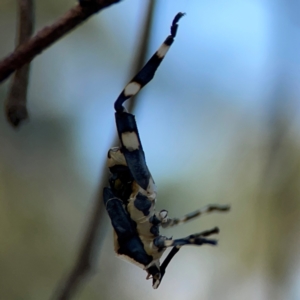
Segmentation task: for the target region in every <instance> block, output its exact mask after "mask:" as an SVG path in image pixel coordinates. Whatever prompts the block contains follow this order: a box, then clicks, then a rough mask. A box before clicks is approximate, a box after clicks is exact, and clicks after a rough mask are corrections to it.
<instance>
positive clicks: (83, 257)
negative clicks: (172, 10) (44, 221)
mask: <svg viewBox="0 0 300 300" xmlns="http://www.w3.org/2000/svg"><path fill="white" fill-rule="evenodd" d="M148 3H149V6H148V9H147V17H146V20H145V25H144V26H143V28H144V29H143V32H142V39H141V44H140V48H139V54H138V55H137V56H138V59H137V61H138V63H137V65H136V66H135V67H134V71H133V73H134V74H136V73H137V72H138V71H139V70H140V69H141V68H142V67H143V65H144V62H145V60H146V54H147V53H146V52H147V49H148V46H149V36H150V30H151V27H152V26H151V25H152V20H153V15H154V10H155V4H156V0H149V2H148ZM136 99H137V98H136V97H135V98H134V99H132V101H131V103H130V109H131V110H132V109H133V108H134V107H135V103H136ZM112 105H113V103H112ZM112 144H113V145H116V144H118V139H117V136H115V138H114V139H113V143H112ZM101 174H103V176H102V180H101V182H100V184H99V187H98V192H97V197H96V201H95V204H94V209H93V212H92V214H91V216H90V219H89V223H88V226H87V231H86V233H85V235H84V236H83V239H82V242H81V247H80V251H79V254H78V258H77V260H76V262H75V264H74V266H73V268H72V270H71V271H70V273H69V275H68V276H67V277H66V279H65V280H64V282H63V284H62V285H61V286H60V287H59V290H58V291H57V292H56V293H55V294H54V297H53V298H52V299H57V300H67V299H71V297H72V295H74V294H75V292H76V290H77V289H78V288H79V286H80V285H81V284H82V283H83V281H84V279H86V277H87V275H88V273H89V272H91V270H92V268H93V267H95V265H96V259H95V258H96V257H97V256H98V255H99V252H100V251H99V248H100V242H101V237H103V236H104V233H105V231H106V224H104V222H103V216H104V212H105V208H104V205H103V199H102V194H103V189H104V187H105V186H107V183H108V179H109V174H108V171H107V167H106V164H105V167H104V168H103V170H102V172H101Z"/></svg>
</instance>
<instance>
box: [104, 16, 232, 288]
mask: <svg viewBox="0 0 300 300" xmlns="http://www.w3.org/2000/svg"><path fill="white" fill-rule="evenodd" d="M183 15H184V14H183V13H178V14H177V15H176V16H175V18H174V20H173V22H172V25H171V34H170V35H169V36H168V37H167V38H166V40H165V41H164V42H163V44H162V45H161V46H160V48H159V49H158V50H157V51H156V53H155V54H154V55H153V56H152V57H151V58H150V60H149V61H148V62H147V63H146V64H145V66H144V67H143V68H142V69H141V71H140V72H139V73H138V74H137V75H136V76H135V77H134V78H133V79H132V80H131V81H130V82H129V83H128V84H127V85H126V87H125V88H124V90H123V91H122V93H121V94H120V95H119V97H118V99H117V100H116V102H115V104H114V107H115V111H116V112H115V120H116V125H117V131H118V135H119V139H120V144H121V146H120V147H114V148H111V149H110V150H109V151H108V159H107V163H108V167H109V170H110V173H111V177H110V179H109V185H110V187H106V188H104V191H103V199H104V203H105V207H106V210H107V212H108V215H109V217H110V219H111V223H112V226H113V228H114V247H115V251H116V253H117V254H118V255H120V256H123V257H124V258H126V259H127V260H129V261H130V262H132V263H134V264H136V265H138V266H139V267H141V268H143V269H144V270H145V271H146V272H147V277H146V278H147V279H150V278H152V286H153V288H154V289H156V288H157V287H158V286H159V285H160V283H161V280H162V278H163V276H164V274H165V272H166V268H167V266H168V264H169V263H170V261H171V259H172V258H173V257H174V255H175V254H176V253H177V252H178V251H179V249H180V248H181V247H182V246H185V245H197V246H201V245H203V244H209V245H216V244H217V241H216V240H214V239H207V237H208V236H210V235H212V234H216V233H218V232H219V229H218V228H217V227H216V228H213V229H210V230H207V231H203V232H200V233H196V234H192V235H189V236H187V237H185V238H180V239H172V238H167V237H165V236H163V235H160V234H159V228H160V227H163V228H168V227H172V226H175V225H178V224H182V223H184V222H187V221H189V220H192V219H195V218H196V217H199V216H201V215H203V214H206V213H210V212H213V211H219V212H224V211H228V210H229V206H227V205H208V206H206V207H204V208H202V209H199V210H197V211H194V212H192V213H189V214H187V215H185V216H184V217H182V218H169V216H168V211H167V210H160V211H155V202H156V188H155V183H154V180H153V178H152V176H151V173H150V171H149V169H148V167H147V164H146V160H145V153H144V150H143V147H142V143H141V140H140V136H139V133H138V128H137V124H136V121H135V117H134V115H132V114H130V113H128V112H126V110H125V108H124V107H123V103H124V102H125V101H126V100H127V99H129V98H130V97H132V96H134V95H136V94H137V93H138V92H139V91H140V90H141V88H142V87H143V86H145V85H146V84H147V83H148V82H149V81H151V79H152V78H153V77H154V74H155V72H156V70H157V68H158V66H159V65H160V63H161V61H162V60H163V58H164V57H165V55H166V53H167V51H168V50H169V48H170V46H171V45H172V43H173V42H174V38H175V36H176V33H177V29H178V21H179V20H180V19H181V17H182V16H183ZM168 247H173V248H172V250H171V251H170V253H169V254H168V255H167V257H166V258H165V260H164V261H163V263H162V264H160V259H161V257H162V255H163V253H164V251H165V250H166V248H168Z"/></svg>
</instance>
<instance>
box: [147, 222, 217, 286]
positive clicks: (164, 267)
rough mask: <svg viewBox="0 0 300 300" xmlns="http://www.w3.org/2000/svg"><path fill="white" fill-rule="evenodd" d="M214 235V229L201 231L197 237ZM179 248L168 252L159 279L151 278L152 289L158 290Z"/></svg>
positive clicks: (176, 247) (215, 229) (215, 231)
mask: <svg viewBox="0 0 300 300" xmlns="http://www.w3.org/2000/svg"><path fill="white" fill-rule="evenodd" d="M216 233H219V228H217V227H215V228H213V229H211V230H206V231H203V232H201V233H199V234H198V236H203V237H206V236H209V235H212V234H216ZM180 248H181V246H179V245H177V246H175V247H173V248H172V250H171V251H170V252H169V254H168V255H167V257H166V258H165V260H164V261H163V263H162V264H161V266H160V274H161V277H160V279H159V280H157V279H154V278H153V284H152V285H153V288H158V287H159V285H160V283H161V281H162V279H163V277H164V275H165V273H166V269H167V266H168V265H169V263H170V262H171V260H172V259H173V257H174V256H175V255H176V254H177V253H178V251H179V250H180Z"/></svg>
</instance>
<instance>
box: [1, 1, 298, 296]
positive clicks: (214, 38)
mask: <svg viewBox="0 0 300 300" xmlns="http://www.w3.org/2000/svg"><path fill="white" fill-rule="evenodd" d="M147 2H148V1H141V0H127V1H122V2H120V3H119V4H117V5H114V6H112V7H110V8H108V9H106V10H104V11H102V12H101V13H100V14H98V15H96V16H94V17H93V18H91V19H90V20H89V21H88V22H86V23H85V24H84V25H83V26H80V27H79V28H78V29H76V30H75V31H73V32H72V33H70V34H69V35H68V36H66V37H65V38H63V39H62V40H60V41H59V42H57V43H56V44H55V45H54V46H52V47H51V48H49V49H48V50H46V51H45V52H44V53H42V55H40V56H38V57H37V58H36V59H35V60H34V61H33V63H32V70H31V71H32V72H31V77H30V87H29V94H28V102H29V103H28V109H29V113H30V121H29V122H27V123H26V124H25V125H24V126H22V127H21V128H20V129H19V130H17V131H15V130H13V129H12V128H11V127H10V126H9V125H8V123H7V122H6V120H5V117H4V113H3V108H2V106H1V108H0V299H1V300H2V299H3V300H19V299H20V300H23V299H30V300H31V299H32V300H35V299H36V300H37V299H39V300H40V299H49V298H50V296H51V295H52V294H53V292H54V290H55V289H56V287H57V284H58V282H60V280H61V279H62V278H63V276H65V275H66V274H67V273H68V271H69V270H70V268H71V266H72V265H73V264H74V261H75V258H76V256H77V253H78V249H79V245H80V242H81V239H82V236H83V234H84V232H85V229H86V225H87V223H88V219H89V217H90V215H91V213H92V209H93V204H94V202H95V197H96V194H97V187H98V185H99V182H100V181H101V177H102V175H103V174H101V172H102V171H101V170H102V168H103V166H104V164H105V157H106V153H107V150H108V148H109V147H110V144H111V141H112V137H113V136H114V134H115V125H114V116H113V102H114V100H115V99H116V97H117V96H118V94H119V93H120V91H121V90H122V89H123V87H124V85H125V84H126V82H127V81H128V80H129V79H130V77H131V76H132V75H133V74H131V73H130V71H131V69H132V68H131V67H132V65H133V63H134V61H135V58H136V54H137V45H138V43H139V40H140V32H141V30H142V28H141V25H142V24H143V20H144V19H145V13H146V7H147ZM72 5H74V1H71V0H65V1H50V0H49V1H48V0H43V1H36V19H37V24H36V28H37V29H39V28H41V27H43V26H44V25H46V24H50V23H52V22H53V21H54V20H56V19H57V18H58V17H59V16H61V15H62V14H63V13H64V12H65V11H67V10H68V9H69V8H70V7H71V6H72ZM178 11H185V12H186V13H187V16H186V17H185V18H184V19H182V20H181V21H180V27H179V31H178V36H177V38H176V41H175V43H174V45H173V46H172V48H171V50H170V52H169V53H168V55H167V57H166V58H165V60H164V62H163V63H162V65H161V67H160V69H159V71H158V72H157V75H156V76H155V79H154V80H153V81H152V82H151V83H150V84H149V85H148V86H147V87H145V88H144V90H143V91H142V92H141V95H140V97H139V99H138V103H137V107H136V111H135V114H136V118H137V122H138V125H139V130H140V135H141V138H142V142H143V146H144V149H145V152H146V156H147V162H148V166H149V168H150V170H151V172H152V175H153V177H154V178H155V181H156V183H157V185H158V193H159V197H158V203H157V207H158V209H162V208H166V209H168V211H169V215H170V216H181V215H183V214H185V213H187V212H190V211H192V210H194V209H196V208H199V207H201V206H204V205H206V204H208V203H220V204H227V203H229V204H231V205H232V211H231V212H230V213H228V214H222V215H221V214H215V215H210V216H205V217H203V218H201V219H198V220H196V221H194V222H191V223H188V224H186V225H185V226H179V227H177V228H174V229H172V230H171V229H170V230H168V231H167V230H165V231H164V234H166V235H168V236H171V235H173V236H174V237H181V236H186V235H188V234H190V233H193V232H198V231H201V230H204V229H208V228H211V227H214V226H215V225H217V226H219V227H220V228H221V233H220V237H219V246H218V247H215V248H212V247H209V246H206V247H200V248H197V247H185V248H184V249H182V250H181V251H180V252H179V253H178V255H177V256H176V257H175V258H174V260H173V261H172V263H171V265H170V266H169V268H168V270H167V273H166V276H165V277H164V280H163V282H162V285H161V286H160V287H159V289H158V290H152V287H151V282H150V281H145V275H146V273H145V272H144V271H142V270H141V269H138V268H136V267H135V266H133V265H131V264H129V263H127V262H124V261H122V260H120V259H117V258H116V257H115V254H114V252H113V242H112V229H111V226H110V224H109V220H108V217H106V216H105V219H104V223H105V232H106V234H105V235H104V236H103V237H102V238H101V241H99V246H100V247H99V255H98V261H97V266H96V268H95V270H94V271H93V274H92V276H90V277H89V280H87V281H86V284H85V285H84V286H83V288H82V289H80V291H79V293H78V294H77V295H76V297H75V298H74V299H77V300H84V299H89V300H93V299H145V300H147V299H191V300H192V299H205V300H206V299H207V300H253V299H257V300H269V299H270V300H271V299H272V300H282V299H289V300H299V299H300V260H299V258H300V254H299V253H300V239H299V230H300V207H299V206H300V202H299V196H300V184H299V182H300V151H299V150H300V142H299V126H300V118H299V116H300V114H299V112H300V104H299V103H300V102H299V97H300V83H299V82H300V21H299V20H300V19H299V14H300V2H299V1H292V0H244V1H238V0H227V1H221V0H214V1H205V0H201V1H199V0H190V1H186V0H176V1H175V0H161V1H158V3H157V6H156V10H155V17H154V23H153V27H152V34H151V36H150V47H149V53H148V55H147V56H148V57H150V55H152V53H153V52H154V51H155V50H156V49H157V48H158V46H159V45H160V44H161V42H162V41H163V40H164V39H165V37H166V36H167V35H168V34H169V27H170V22H171V21H172V19H173V17H174V15H175V14H176V13H177V12H178ZM16 16H17V7H16V1H10V0H2V1H1V2H0V36H1V42H0V54H1V56H4V55H6V54H7V53H9V52H10V51H11V50H12V49H13V48H14V43H15V32H16ZM8 87H9V82H8V81H7V82H6V83H5V84H3V85H2V86H1V87H0V98H1V99H2V103H3V101H4V99H5V98H6V95H7V91H8Z"/></svg>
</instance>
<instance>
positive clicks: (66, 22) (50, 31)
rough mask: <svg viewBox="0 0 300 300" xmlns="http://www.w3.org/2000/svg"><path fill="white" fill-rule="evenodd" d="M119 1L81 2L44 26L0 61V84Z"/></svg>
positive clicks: (91, 0)
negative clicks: (62, 38)
mask: <svg viewBox="0 0 300 300" xmlns="http://www.w3.org/2000/svg"><path fill="white" fill-rule="evenodd" d="M119 1H120V0H90V1H87V0H85V1H81V4H77V5H76V6H75V7H73V8H71V9H70V10H69V11H68V12H67V13H66V14H65V15H64V16H62V17H61V18H60V19H58V20H57V21H56V22H54V23H53V24H52V25H50V26H45V27H44V28H43V29H41V30H40V31H39V32H37V33H36V34H35V35H34V36H33V37H32V38H31V39H29V40H28V41H27V42H26V43H24V44H22V45H21V46H20V47H18V48H17V49H16V50H15V51H13V52H12V53H11V54H9V55H8V56H7V57H5V58H4V59H3V60H1V61H0V82H2V81H4V80H5V79H6V78H7V77H8V76H10V75H11V74H12V73H13V72H14V71H15V70H17V69H19V68H21V67H22V66H23V65H25V64H27V63H29V62H30V61H32V60H33V59H34V57H35V56H37V55H38V54H40V53H41V52H42V51H43V50H45V49H46V48H47V47H49V46H50V45H51V44H53V43H54V42H56V41H57V40H58V39H60V38H61V37H62V36H64V35H65V34H66V33H68V32H69V31H71V30H72V29H74V28H75V27H76V26H77V25H79V24H81V23H82V22H83V21H85V20H86V19H87V18H89V17H90V16H91V15H93V14H95V13H97V12H99V11H100V10H102V9H103V8H106V7H108V6H110V5H111V4H114V3H117V2H119Z"/></svg>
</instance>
